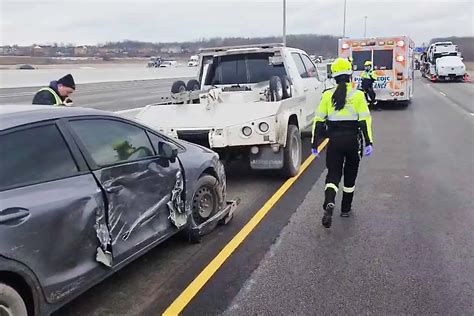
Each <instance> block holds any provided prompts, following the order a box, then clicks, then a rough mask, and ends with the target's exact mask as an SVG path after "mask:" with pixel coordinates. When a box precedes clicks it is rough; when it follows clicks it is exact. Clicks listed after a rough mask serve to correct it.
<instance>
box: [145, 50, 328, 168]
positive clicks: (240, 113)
mask: <svg viewBox="0 0 474 316" xmlns="http://www.w3.org/2000/svg"><path fill="white" fill-rule="evenodd" d="M199 64H200V68H199V73H198V76H197V78H196V79H193V80H190V81H188V83H187V84H185V83H184V82H183V81H176V82H175V83H174V84H173V86H172V87H171V92H172V95H171V101H170V102H168V104H160V105H159V106H154V105H151V106H148V107H146V108H145V109H143V110H142V111H141V112H140V113H138V115H137V116H136V119H138V120H139V121H142V122H144V123H146V124H147V125H149V126H152V127H155V128H156V129H158V130H160V131H162V132H163V133H164V134H166V135H168V136H170V137H173V138H178V139H184V140H187V141H190V142H194V143H197V144H200V145H203V146H205V147H208V148H211V149H213V150H215V151H217V152H218V153H219V154H220V156H221V158H222V159H225V160H227V161H230V160H233V159H242V160H245V161H248V163H249V165H250V167H251V168H252V169H272V170H280V171H281V173H282V174H283V175H284V176H287V177H291V176H294V175H296V174H297V172H298V170H299V168H300V165H301V161H302V151H301V147H302V145H301V144H302V141H301V131H305V130H306V131H310V129H311V126H312V122H313V118H314V111H315V108H316V104H318V102H319V99H320V97H321V94H322V92H323V90H324V89H325V86H324V83H323V82H322V81H321V80H320V78H319V75H318V71H317V69H316V66H315V65H314V63H313V62H312V61H311V59H310V58H309V56H308V54H306V52H304V51H302V50H299V49H296V48H290V47H285V46H283V45H282V44H261V45H248V46H234V47H218V48H209V49H204V50H202V51H201V54H200V62H199ZM183 103H184V104H183Z"/></svg>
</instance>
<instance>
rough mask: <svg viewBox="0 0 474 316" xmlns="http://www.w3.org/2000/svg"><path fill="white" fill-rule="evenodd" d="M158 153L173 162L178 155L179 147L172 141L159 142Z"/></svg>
mask: <svg viewBox="0 0 474 316" xmlns="http://www.w3.org/2000/svg"><path fill="white" fill-rule="evenodd" d="M158 155H159V156H160V157H161V158H164V159H168V160H170V161H171V162H174V160H175V159H176V157H178V147H176V145H174V144H171V143H167V142H159V143H158Z"/></svg>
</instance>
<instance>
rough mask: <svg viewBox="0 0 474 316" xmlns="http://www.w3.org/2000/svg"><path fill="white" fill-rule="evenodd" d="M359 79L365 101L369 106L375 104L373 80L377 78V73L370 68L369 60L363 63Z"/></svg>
mask: <svg viewBox="0 0 474 316" xmlns="http://www.w3.org/2000/svg"><path fill="white" fill-rule="evenodd" d="M360 79H361V87H362V90H364V92H365V93H366V96H367V102H369V105H370V106H374V105H376V104H377V100H375V97H376V94H375V91H374V82H375V81H376V80H377V74H376V73H375V71H374V70H373V69H372V62H371V61H370V60H367V61H366V62H365V63H364V71H363V72H362V74H361V75H360Z"/></svg>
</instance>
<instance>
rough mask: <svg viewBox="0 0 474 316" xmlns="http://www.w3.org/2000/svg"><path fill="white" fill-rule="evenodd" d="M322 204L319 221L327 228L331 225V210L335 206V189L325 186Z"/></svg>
mask: <svg viewBox="0 0 474 316" xmlns="http://www.w3.org/2000/svg"><path fill="white" fill-rule="evenodd" d="M324 196H325V197H324V204H323V209H324V215H323V218H322V220H321V223H322V224H323V226H324V227H326V228H329V227H331V223H332V212H333V210H334V206H335V203H334V202H335V200H336V191H335V190H334V189H332V188H327V189H326V191H325V192H324Z"/></svg>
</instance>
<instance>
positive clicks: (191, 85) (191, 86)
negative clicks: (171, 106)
mask: <svg viewBox="0 0 474 316" xmlns="http://www.w3.org/2000/svg"><path fill="white" fill-rule="evenodd" d="M199 89H200V84H199V81H197V80H196V79H191V80H189V81H188V84H187V85H186V90H188V91H197V90H199Z"/></svg>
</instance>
